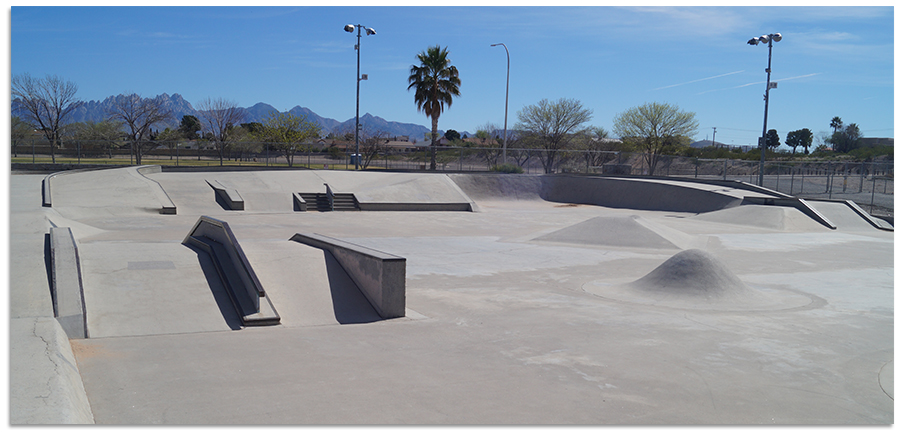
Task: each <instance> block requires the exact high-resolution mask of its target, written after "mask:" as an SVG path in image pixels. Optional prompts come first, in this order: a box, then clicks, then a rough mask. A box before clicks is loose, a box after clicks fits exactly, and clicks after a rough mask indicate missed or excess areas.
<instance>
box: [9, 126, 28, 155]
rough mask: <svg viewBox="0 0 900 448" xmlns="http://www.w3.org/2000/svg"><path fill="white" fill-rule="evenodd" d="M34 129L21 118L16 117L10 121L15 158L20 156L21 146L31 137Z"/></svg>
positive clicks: (10, 135) (11, 142)
mask: <svg viewBox="0 0 900 448" xmlns="http://www.w3.org/2000/svg"><path fill="white" fill-rule="evenodd" d="M32 129H34V127H33V126H31V124H29V123H28V122H27V121H25V120H23V119H21V118H19V117H15V116H14V117H12V119H11V120H10V127H9V137H10V144H12V148H13V153H14V154H15V156H18V155H19V152H18V151H19V145H21V144H22V142H24V141H25V139H26V138H28V137H30V136H31V132H32Z"/></svg>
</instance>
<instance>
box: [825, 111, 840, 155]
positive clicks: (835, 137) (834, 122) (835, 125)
mask: <svg viewBox="0 0 900 448" xmlns="http://www.w3.org/2000/svg"><path fill="white" fill-rule="evenodd" d="M828 126H829V127H830V128H832V129H834V132H832V133H831V149H833V150H834V152H837V151H838V144H839V143H840V141H839V140H840V137H841V136H840V134H838V133H839V132H840V131H841V128H843V127H844V122H843V121H842V120H841V117H834V118H832V119H831V124H830V125H828Z"/></svg>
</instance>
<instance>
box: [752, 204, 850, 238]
mask: <svg viewBox="0 0 900 448" xmlns="http://www.w3.org/2000/svg"><path fill="white" fill-rule="evenodd" d="M744 203H746V204H757V205H776V206H781V207H794V208H796V209H797V210H800V211H801V212H803V214H805V215H806V216H809V217H810V218H812V219H814V220H815V221H816V222H818V223H819V224H822V225H823V226H825V227H828V228H829V229H832V230H834V229H837V226H836V225H834V223H833V222H831V221H830V220H829V219H828V218H826V217H825V215H823V214H821V213H819V211H818V210H816V209H815V208H814V207H813V206H811V205H809V203H808V202H806V201H804V200H803V199H800V198H790V197H789V198H754V197H747V198H744Z"/></svg>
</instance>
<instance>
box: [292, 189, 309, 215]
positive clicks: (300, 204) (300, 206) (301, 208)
mask: <svg viewBox="0 0 900 448" xmlns="http://www.w3.org/2000/svg"><path fill="white" fill-rule="evenodd" d="M306 207H307V205H306V200H305V199H303V198H302V197H301V196H300V193H294V210H295V211H298V212H305V211H306V210H307V208H306Z"/></svg>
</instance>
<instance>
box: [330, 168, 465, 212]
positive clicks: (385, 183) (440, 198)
mask: <svg viewBox="0 0 900 448" xmlns="http://www.w3.org/2000/svg"><path fill="white" fill-rule="evenodd" d="M330 174H331V173H329V175H328V176H325V177H331V176H330ZM373 174H374V173H373ZM398 174H399V173H391V174H386V173H385V174H381V175H379V176H378V177H369V178H368V179H366V180H368V182H366V183H364V184H357V185H355V186H351V185H342V183H341V182H340V181H343V180H346V179H336V180H338V182H339V183H335V184H332V183H330V182H329V185H331V186H332V188H333V189H334V191H335V192H348V193H351V192H352V193H353V194H354V195H356V200H357V201H358V203H359V208H360V210H364V211H472V210H473V204H472V202H473V201H472V199H470V198H469V197H468V196H466V194H465V193H464V192H463V191H462V190H461V189H460V188H459V187H458V186H457V185H456V184H455V183H453V181H451V180H450V178H449V177H447V175H444V174H426V175H415V174H412V175H410V174H403V175H398Z"/></svg>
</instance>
